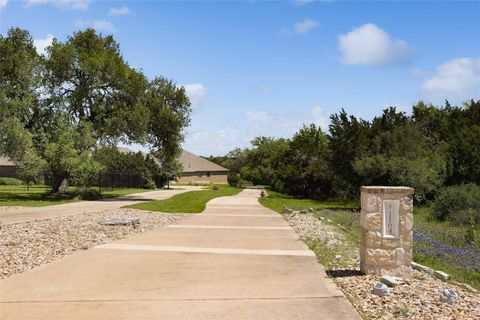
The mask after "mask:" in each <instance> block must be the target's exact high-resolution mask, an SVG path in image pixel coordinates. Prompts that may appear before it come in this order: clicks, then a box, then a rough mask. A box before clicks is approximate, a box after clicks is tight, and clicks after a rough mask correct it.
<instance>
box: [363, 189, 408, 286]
mask: <svg viewBox="0 0 480 320" xmlns="http://www.w3.org/2000/svg"><path fill="white" fill-rule="evenodd" d="M413 193H414V190H413V189H412V188H408V187H374V186H368V187H367V186H363V187H362V188H361V206H362V211H361V214H360V225H361V235H360V270H361V271H362V272H363V273H365V274H377V275H387V274H388V275H392V276H398V277H402V278H406V279H409V278H411V277H412V268H411V262H412V227H413V199H412V195H413Z"/></svg>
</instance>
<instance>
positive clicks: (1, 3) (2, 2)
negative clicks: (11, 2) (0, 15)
mask: <svg viewBox="0 0 480 320" xmlns="http://www.w3.org/2000/svg"><path fill="white" fill-rule="evenodd" d="M7 3H8V0H0V11H2V10H3V9H4V8H5V7H6V6H7Z"/></svg>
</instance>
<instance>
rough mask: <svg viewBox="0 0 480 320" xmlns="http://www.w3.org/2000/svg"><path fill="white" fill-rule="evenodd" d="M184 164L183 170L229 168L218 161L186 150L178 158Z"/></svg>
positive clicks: (223, 169)
mask: <svg viewBox="0 0 480 320" xmlns="http://www.w3.org/2000/svg"><path fill="white" fill-rule="evenodd" d="M178 161H180V163H181V164H182V165H183V172H196V171H225V172H226V171H228V169H226V168H224V167H222V166H219V165H218V164H216V163H213V162H211V161H208V160H206V159H204V158H202V157H199V156H197V155H194V154H193V153H191V152H188V151H186V150H183V151H182V154H181V155H180V158H179V159H178Z"/></svg>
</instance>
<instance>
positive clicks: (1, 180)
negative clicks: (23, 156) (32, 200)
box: [0, 177, 23, 186]
mask: <svg viewBox="0 0 480 320" xmlns="http://www.w3.org/2000/svg"><path fill="white" fill-rule="evenodd" d="M22 184H23V183H22V180H19V179H16V178H7V177H0V186H20V185H22Z"/></svg>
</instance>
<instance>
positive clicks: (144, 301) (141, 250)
mask: <svg viewBox="0 0 480 320" xmlns="http://www.w3.org/2000/svg"><path fill="white" fill-rule="evenodd" d="M257 195H258V190H245V191H243V192H241V193H240V194H239V195H237V196H232V197H223V198H217V199H214V200H212V201H211V202H209V204H208V206H207V209H206V210H205V212H204V213H202V214H199V215H196V216H193V217H192V218H191V219H189V220H186V221H184V222H183V223H182V224H181V225H171V226H169V227H167V228H163V229H159V230H155V231H151V232H147V233H144V234H139V235H135V236H132V237H130V238H127V239H124V240H121V241H116V242H113V243H110V244H105V245H101V246H99V247H96V248H94V249H91V250H87V251H84V252H80V253H76V254H74V255H72V256H68V257H65V258H63V259H60V260H57V261H55V262H53V263H50V264H47V265H43V266H41V267H38V268H36V269H33V270H31V271H28V272H25V273H22V274H18V275H14V276H12V277H11V278H8V279H6V280H2V281H0V318H1V319H2V320H7V319H16V320H21V319H89V320H91V319H112V320H113V319H115V320H118V319H229V320H230V319H262V320H267V319H302V320H307V319H349V320H351V319H360V317H359V316H358V314H357V312H356V311H355V310H354V308H353V307H352V306H351V304H350V303H349V302H348V300H347V299H346V298H345V296H344V295H343V294H342V292H341V291H340V290H339V289H338V288H337V287H336V285H335V284H334V283H333V281H332V280H331V279H329V278H327V277H326V274H325V272H324V269H323V267H322V266H321V265H320V264H318V263H317V262H316V258H315V256H314V254H313V252H312V251H310V250H308V248H306V246H305V245H304V244H303V242H302V241H300V240H298V237H297V235H296V234H295V233H294V231H293V230H292V229H291V228H290V227H289V226H288V225H287V224H286V223H285V221H284V220H283V219H282V217H281V216H280V215H278V214H277V213H275V212H273V211H271V210H268V209H266V208H263V207H262V206H261V205H259V204H258V202H257Z"/></svg>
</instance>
